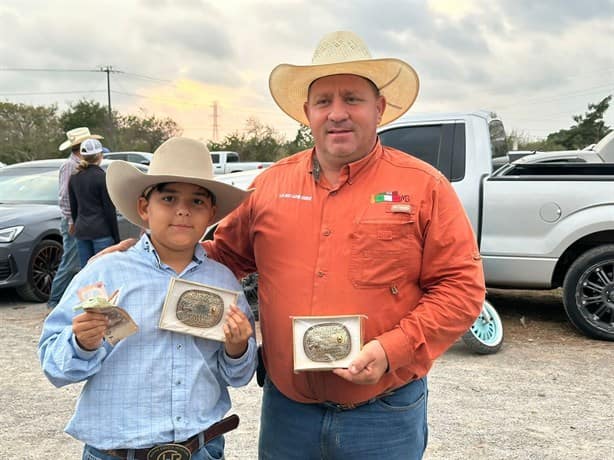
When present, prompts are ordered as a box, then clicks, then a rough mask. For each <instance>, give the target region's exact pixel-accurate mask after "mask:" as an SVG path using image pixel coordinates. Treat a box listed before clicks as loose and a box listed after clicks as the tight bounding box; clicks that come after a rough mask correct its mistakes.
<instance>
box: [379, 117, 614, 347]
mask: <svg viewBox="0 0 614 460" xmlns="http://www.w3.org/2000/svg"><path fill="white" fill-rule="evenodd" d="M504 133H505V131H504V129H503V124H502V123H501V121H500V120H498V119H497V118H495V117H493V115H492V114H491V113H489V112H483V111H478V112H473V113H456V114H441V115H424V116H405V117H402V118H400V119H399V120H396V121H395V122H393V123H391V124H389V125H387V126H384V127H382V128H381V129H380V132H379V134H380V138H381V140H382V142H383V143H384V144H387V145H391V146H393V147H395V148H398V149H400V150H403V151H406V152H410V153H412V154H413V155H415V156H417V157H419V158H422V159H423V160H425V161H427V162H429V163H431V164H432V165H434V166H435V167H437V168H438V169H439V170H440V171H441V172H442V173H443V174H444V175H445V176H446V177H447V178H448V179H449V180H450V181H451V182H452V184H453V186H454V188H455V189H456V192H457V193H458V195H459V197H460V199H461V201H462V202H463V205H464V206H465V209H466V211H467V214H468V216H469V219H470V221H471V223H472V225H473V228H474V230H475V232H476V235H477V237H478V242H479V245H480V252H481V255H482V259H483V262H484V271H485V276H486V283H487V286H490V287H498V288H511V289H553V288H557V287H561V286H562V287H563V300H564V306H565V311H566V312H567V316H568V318H569V320H570V321H571V322H572V324H574V325H575V326H576V327H577V328H578V329H579V330H580V331H582V332H583V333H584V334H586V335H587V336H589V337H593V338H599V339H605V340H614V244H613V242H614V220H613V219H612V215H613V213H614V164H608V163H529V162H526V161H525V162H524V163H523V162H521V161H520V160H519V161H516V162H515V163H510V164H508V165H505V166H503V167H501V168H499V169H498V170H497V171H496V172H495V173H492V159H493V158H495V157H501V156H504V155H505V154H506V152H505V134H504Z"/></svg>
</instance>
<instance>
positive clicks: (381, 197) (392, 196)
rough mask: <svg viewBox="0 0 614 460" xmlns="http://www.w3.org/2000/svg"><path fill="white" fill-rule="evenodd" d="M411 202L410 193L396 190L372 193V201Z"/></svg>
mask: <svg viewBox="0 0 614 460" xmlns="http://www.w3.org/2000/svg"><path fill="white" fill-rule="evenodd" d="M401 202H409V195H401V194H399V192H397V191H396V190H395V191H394V192H382V193H377V194H375V195H371V203H401Z"/></svg>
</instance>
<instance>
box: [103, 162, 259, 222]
mask: <svg viewBox="0 0 614 460" xmlns="http://www.w3.org/2000/svg"><path fill="white" fill-rule="evenodd" d="M106 182H107V190H108V192H109V196H110V197H111V201H113V203H114V204H115V207H116V208H117V210H118V211H119V212H120V213H121V214H122V215H123V216H124V217H125V218H126V219H128V220H129V221H130V222H132V223H133V224H135V225H138V226H139V227H142V228H148V225H147V223H146V222H145V221H143V220H142V219H141V217H140V216H139V213H138V208H137V202H138V199H139V197H141V196H142V195H143V191H144V190H145V189H146V188H148V187H150V186H152V185H156V184H163V183H167V182H185V183H189V184H195V185H199V186H201V187H204V188H206V189H207V190H209V191H210V192H211V193H213V194H214V195H215V201H216V203H215V206H216V213H215V217H214V220H215V221H216V222H217V221H219V220H221V219H222V218H224V217H225V216H226V215H228V214H229V213H230V212H231V211H233V210H234V209H235V208H236V207H237V206H239V205H240V204H241V203H242V202H243V200H245V199H246V198H247V197H248V196H249V194H250V193H251V192H252V190H242V189H240V188H237V187H233V186H232V185H229V184H225V183H223V182H219V181H216V180H214V179H202V178H196V177H194V178H192V177H186V176H176V175H172V174H171V175H149V174H145V173H143V172H141V171H139V170H138V169H137V168H136V167H134V166H133V165H132V164H130V163H128V162H126V161H121V160H117V161H114V162H113V163H111V164H110V165H109V167H108V169H107V174H106ZM211 223H212V224H213V223H214V222H211Z"/></svg>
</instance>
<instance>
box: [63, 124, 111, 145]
mask: <svg viewBox="0 0 614 460" xmlns="http://www.w3.org/2000/svg"><path fill="white" fill-rule="evenodd" d="M66 138H67V139H66V140H65V141H64V142H62V143H61V144H60V147H58V150H66V149H67V148H68V147H72V146H73V145H77V144H80V143H81V142H83V141H84V140H86V139H104V137H102V136H99V135H98V134H90V130H89V128H75V129H71V130H70V131H66Z"/></svg>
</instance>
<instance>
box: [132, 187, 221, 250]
mask: <svg viewBox="0 0 614 460" xmlns="http://www.w3.org/2000/svg"><path fill="white" fill-rule="evenodd" d="M138 211H139V216H140V217H141V219H143V220H144V221H145V222H146V223H147V224H148V226H149V228H150V230H151V238H152V241H153V243H154V245H156V249H158V252H161V251H162V250H163V249H166V250H170V251H174V252H176V251H189V252H190V253H191V252H192V251H193V250H194V245H195V244H196V243H198V241H199V240H200V238H201V237H202V236H203V234H204V233H205V230H206V228H207V227H208V226H209V224H210V223H211V222H212V220H213V217H214V216H215V206H213V205H212V200H211V195H210V194H209V192H208V191H207V190H205V189H204V188H202V187H199V186H198V185H194V184H186V183H182V182H172V183H168V184H165V185H164V186H163V188H162V189H161V190H157V189H155V188H154V190H153V191H152V192H151V194H150V195H149V199H148V200H147V199H145V198H143V197H141V198H139V202H138Z"/></svg>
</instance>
